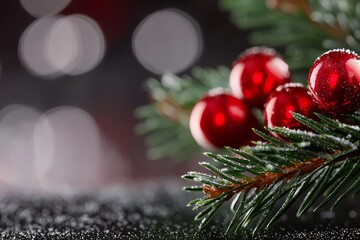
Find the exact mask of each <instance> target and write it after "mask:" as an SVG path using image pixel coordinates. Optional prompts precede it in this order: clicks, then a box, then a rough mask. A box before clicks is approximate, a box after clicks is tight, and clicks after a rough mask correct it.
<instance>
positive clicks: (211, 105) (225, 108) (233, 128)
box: [190, 89, 257, 149]
mask: <svg viewBox="0 0 360 240" xmlns="http://www.w3.org/2000/svg"><path fill="white" fill-rule="evenodd" d="M255 126H257V121H256V119H255V117H254V116H253V115H252V112H251V111H250V109H249V108H248V106H247V105H246V104H245V102H244V101H243V100H241V99H238V98H236V97H234V96H232V95H230V94H228V93H225V92H224V91H223V90H219V89H214V90H212V91H210V92H209V94H207V95H206V96H204V97H203V98H202V99H200V100H199V101H198V102H197V103H196V104H195V106H194V108H193V110H192V112H191V116H190V130H191V134H192V135H193V137H194V139H195V140H196V142H197V143H198V144H199V145H200V146H202V147H204V148H206V149H214V148H220V147H225V146H230V147H240V146H242V145H244V144H247V143H249V141H251V140H252V137H253V136H254V134H253V131H252V130H251V128H252V127H255Z"/></svg>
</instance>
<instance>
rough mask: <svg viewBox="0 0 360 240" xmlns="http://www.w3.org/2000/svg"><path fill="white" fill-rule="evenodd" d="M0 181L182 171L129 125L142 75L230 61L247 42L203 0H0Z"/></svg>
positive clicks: (89, 182) (110, 180) (118, 179)
mask: <svg viewBox="0 0 360 240" xmlns="http://www.w3.org/2000/svg"><path fill="white" fill-rule="evenodd" d="M0 34H1V35H0V36H1V37H0V181H1V184H0V187H1V189H3V190H11V191H57V190H61V189H66V188H68V187H69V186H71V187H75V188H84V189H87V188H97V187H103V186H108V185H113V184H118V183H126V182H128V181H146V180H148V179H154V178H161V177H168V176H176V177H178V176H180V174H183V173H185V172H186V171H187V170H190V165H195V162H194V161H192V162H187V163H182V164H179V163H176V162H174V161H172V160H170V159H164V160H159V161H150V160H148V159H147V158H146V156H145V146H144V143H143V141H142V138H141V137H139V136H137V135H136V134H135V133H134V127H135V125H136V123H137V120H136V119H135V117H134V114H133V112H134V109H136V108H137V107H139V106H141V105H144V104H147V103H149V97H148V95H147V93H146V91H145V90H144V86H143V85H144V81H145V80H146V79H147V78H150V77H155V78H158V79H159V78H161V74H162V73H166V72H169V71H171V72H174V73H176V74H180V75H181V74H186V73H188V72H189V71H190V70H191V68H192V67H193V66H202V67H216V66H218V65H226V66H231V64H232V62H233V61H234V60H235V59H236V57H237V55H238V54H239V53H240V52H242V51H243V50H244V49H245V48H246V47H248V43H247V42H246V32H242V31H240V30H239V29H238V28H237V27H235V26H234V25H233V24H232V23H231V22H230V20H229V16H228V14H227V13H226V12H223V11H221V9H219V6H218V3H217V1H206V0H196V1H190V0H172V1H168V0H151V1H146V0H142V1H141V0H136V1H131V0H105V1H98V0H20V1H19V0H17V1H9V0H8V1H5V0H3V1H0Z"/></svg>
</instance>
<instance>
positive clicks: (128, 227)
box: [0, 181, 360, 240]
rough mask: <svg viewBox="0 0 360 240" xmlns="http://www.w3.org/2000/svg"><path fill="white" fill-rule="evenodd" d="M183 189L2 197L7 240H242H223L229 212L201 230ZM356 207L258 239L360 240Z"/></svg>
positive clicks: (1, 224) (290, 221) (288, 221)
mask: <svg viewBox="0 0 360 240" xmlns="http://www.w3.org/2000/svg"><path fill="white" fill-rule="evenodd" d="M163 182H166V181H163ZM180 188H181V186H180V185H179V184H176V183H168V184H157V183H152V184H145V185H136V186H135V185H134V186H131V187H129V186H128V187H126V188H125V187H116V188H112V189H106V190H102V191H100V192H96V193H94V192H93V193H77V194H62V195H51V196H49V195H47V196H44V195H41V196H40V195H37V196H34V195H32V196H29V195H27V196H24V195H23V196H12V197H10V196H8V195H7V196H2V197H1V198H0V212H1V218H0V232H1V239H241V237H239V236H225V235H224V234H223V233H224V231H225V227H226V222H227V221H228V220H229V219H228V218H229V217H230V215H229V214H227V213H228V212H227V209H228V208H227V207H226V206H225V207H224V211H222V212H221V213H220V214H219V215H218V216H216V218H215V220H214V221H213V222H212V223H211V224H210V226H208V227H207V228H206V229H204V230H201V231H200V230H198V229H197V223H196V222H194V221H193V220H192V219H193V217H194V215H195V212H192V211H191V209H189V208H186V207H185V206H186V203H187V201H189V200H190V198H192V197H194V195H192V194H188V193H184V192H182V191H181V189H180ZM356 202H357V201H355V200H351V199H349V200H348V201H347V202H345V203H343V204H342V205H341V206H339V208H338V209H337V211H336V212H330V211H325V210H324V211H322V212H319V213H316V214H315V213H309V214H307V215H306V217H303V218H301V219H297V218H295V217H294V215H295V213H294V210H290V212H289V213H288V214H287V215H285V216H284V217H283V218H282V219H281V220H280V221H279V222H278V223H276V224H275V225H274V226H273V227H272V228H271V229H270V230H269V231H266V232H262V233H260V234H259V235H257V236H256V237H255V239H277V240H281V239H360V228H359V227H360V224H359V222H360V221H358V219H359V217H358V215H359V214H360V208H356V207H357V205H358V204H356Z"/></svg>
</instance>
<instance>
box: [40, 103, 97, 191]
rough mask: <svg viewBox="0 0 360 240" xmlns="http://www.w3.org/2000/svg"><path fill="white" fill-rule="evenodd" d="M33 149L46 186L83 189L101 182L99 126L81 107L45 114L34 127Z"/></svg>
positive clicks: (50, 187)
mask: <svg viewBox="0 0 360 240" xmlns="http://www.w3.org/2000/svg"><path fill="white" fill-rule="evenodd" d="M34 149H35V156H36V169H37V174H38V177H39V179H40V184H41V187H42V188H43V189H46V190H49V191H50V190H52V189H57V190H59V189H68V188H69V187H73V186H76V187H80V188H82V189H83V188H86V187H94V186H97V184H99V183H100V182H101V176H102V175H101V174H102V171H103V169H102V144H101V138H100V135H99V130H98V127H97V124H96V123H95V121H94V120H93V118H92V117H91V116H90V115H89V114H88V113H86V112H85V111H84V110H82V109H80V108H76V107H58V108H55V109H52V110H50V111H48V112H46V113H45V114H43V115H42V116H41V118H40V119H39V122H38V123H37V125H36V127H35V131H34Z"/></svg>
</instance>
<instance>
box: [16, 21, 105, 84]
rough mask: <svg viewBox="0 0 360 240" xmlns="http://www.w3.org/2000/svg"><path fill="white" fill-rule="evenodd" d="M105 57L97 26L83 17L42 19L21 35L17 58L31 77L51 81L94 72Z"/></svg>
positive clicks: (101, 35)
mask: <svg viewBox="0 0 360 240" xmlns="http://www.w3.org/2000/svg"><path fill="white" fill-rule="evenodd" d="M104 53H105V41H104V36H103V34H102V32H101V29H100V28H99V26H98V25H97V24H96V23H95V22H94V21H93V20H92V19H90V18H89V17H86V16H84V15H78V14H75V15H70V16H65V17H59V16H54V17H45V18H41V19H39V20H37V21H35V22H34V23H33V24H31V25H30V26H29V27H28V29H27V30H26V31H25V32H24V33H23V35H22V37H21V40H20V44H19V56H20V58H21V60H22V62H23V63H24V65H25V66H26V68H27V69H29V71H30V72H31V73H32V74H34V75H35V76H38V77H42V78H46V79H53V78H57V77H60V76H62V75H64V74H68V75H79V74H83V73H86V72H88V71H90V70H92V69H93V68H95V67H96V66H97V65H98V64H99V62H100V61H101V60H102V58H103V56H104Z"/></svg>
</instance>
